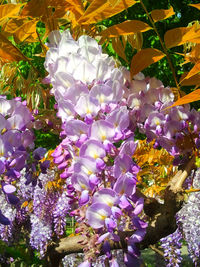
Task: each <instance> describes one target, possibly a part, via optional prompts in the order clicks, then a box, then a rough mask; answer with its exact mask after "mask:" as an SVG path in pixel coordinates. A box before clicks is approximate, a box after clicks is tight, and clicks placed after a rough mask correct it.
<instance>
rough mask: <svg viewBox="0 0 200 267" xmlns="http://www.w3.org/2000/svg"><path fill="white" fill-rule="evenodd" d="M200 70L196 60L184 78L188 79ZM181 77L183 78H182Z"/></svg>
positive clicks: (199, 63) (199, 64)
mask: <svg viewBox="0 0 200 267" xmlns="http://www.w3.org/2000/svg"><path fill="white" fill-rule="evenodd" d="M199 72H200V61H199V62H197V63H196V64H195V65H194V67H193V68H192V69H191V70H190V71H189V72H188V74H187V75H186V76H185V78H184V79H189V78H191V77H192V76H194V75H196V74H197V73H199ZM184 79H183V80H184Z"/></svg>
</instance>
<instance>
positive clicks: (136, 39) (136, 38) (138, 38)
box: [127, 32, 143, 50]
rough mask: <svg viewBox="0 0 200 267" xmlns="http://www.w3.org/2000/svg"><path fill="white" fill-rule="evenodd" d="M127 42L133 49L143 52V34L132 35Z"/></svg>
mask: <svg viewBox="0 0 200 267" xmlns="http://www.w3.org/2000/svg"><path fill="white" fill-rule="evenodd" d="M127 41H128V42H129V44H130V45H131V46H132V48H133V49H136V50H141V49H142V45H143V36H142V33H141V32H138V33H135V34H130V35H128V36H127Z"/></svg>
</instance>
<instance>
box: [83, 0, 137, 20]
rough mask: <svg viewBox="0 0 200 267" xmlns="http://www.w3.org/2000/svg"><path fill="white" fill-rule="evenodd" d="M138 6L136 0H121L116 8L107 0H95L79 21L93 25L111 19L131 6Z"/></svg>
mask: <svg viewBox="0 0 200 267" xmlns="http://www.w3.org/2000/svg"><path fill="white" fill-rule="evenodd" d="M134 4H136V1H134V0H120V1H119V3H117V4H116V5H115V6H112V5H111V3H110V2H109V1H107V0H93V1H92V3H91V4H90V6H89V7H88V8H87V9H86V11H85V13H84V14H83V16H82V17H81V18H80V19H79V20H78V23H79V24H92V23H96V22H98V21H101V20H104V19H107V18H110V17H112V16H114V15H116V14H118V13H120V12H122V11H123V10H125V9H127V8H129V7H130V6H132V5H134Z"/></svg>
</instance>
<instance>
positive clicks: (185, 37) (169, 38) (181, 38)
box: [164, 24, 200, 48]
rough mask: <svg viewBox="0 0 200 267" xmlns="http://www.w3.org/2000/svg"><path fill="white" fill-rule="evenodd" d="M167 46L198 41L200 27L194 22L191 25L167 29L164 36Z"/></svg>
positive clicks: (199, 39)
mask: <svg viewBox="0 0 200 267" xmlns="http://www.w3.org/2000/svg"><path fill="white" fill-rule="evenodd" d="M164 40H165V45H166V47H167V48H171V47H174V46H179V45H182V44H184V43H186V42H192V43H200V28H198V27H197V25H196V24H194V25H192V26H191V27H180V28H175V29H172V30H169V31H167V32H166V33H165V36H164Z"/></svg>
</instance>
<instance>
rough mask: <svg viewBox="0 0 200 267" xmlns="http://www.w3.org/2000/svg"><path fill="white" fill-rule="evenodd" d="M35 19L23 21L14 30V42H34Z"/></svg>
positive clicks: (35, 38)
mask: <svg viewBox="0 0 200 267" xmlns="http://www.w3.org/2000/svg"><path fill="white" fill-rule="evenodd" d="M36 24H37V21H36V20H29V21H28V22H26V23H24V24H23V25H21V27H19V28H18V29H17V30H16V31H15V32H14V39H15V42H16V43H19V42H24V41H26V42H36V41H37V33H36Z"/></svg>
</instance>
